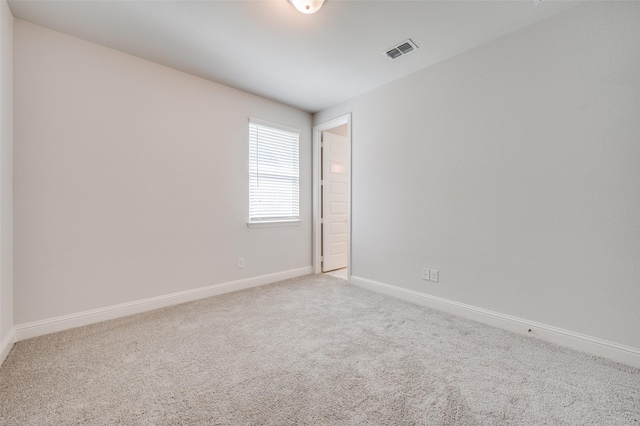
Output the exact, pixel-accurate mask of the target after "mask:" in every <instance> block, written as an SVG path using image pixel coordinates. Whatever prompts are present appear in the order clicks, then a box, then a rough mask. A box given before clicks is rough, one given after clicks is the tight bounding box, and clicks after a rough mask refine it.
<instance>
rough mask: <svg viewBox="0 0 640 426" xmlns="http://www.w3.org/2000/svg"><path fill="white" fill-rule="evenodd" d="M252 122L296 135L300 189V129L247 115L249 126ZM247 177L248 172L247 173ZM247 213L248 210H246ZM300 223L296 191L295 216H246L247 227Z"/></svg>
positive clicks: (294, 224)
mask: <svg viewBox="0 0 640 426" xmlns="http://www.w3.org/2000/svg"><path fill="white" fill-rule="evenodd" d="M251 124H254V125H257V126H265V127H271V128H273V129H276V130H282V131H284V132H289V133H293V134H296V135H298V191H299V190H300V186H299V185H300V182H299V181H300V169H299V167H300V151H299V150H300V134H301V133H302V132H301V131H300V129H296V128H294V127H289V126H285V125H282V124H278V123H273V122H271V121H266V120H261V119H258V118H254V117H249V128H250V125H251ZM248 176H249V179H251V177H250V173H249V174H248ZM250 197H251V196H250V195H249V204H251V198H250ZM247 213H249V211H248V210H247ZM301 223H302V220H301V219H300V195H299V193H298V217H296V218H268V219H259V220H251V217H250V216H248V219H247V227H248V228H271V227H282V226H298V225H300V224H301Z"/></svg>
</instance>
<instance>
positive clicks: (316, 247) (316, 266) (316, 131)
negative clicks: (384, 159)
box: [313, 113, 351, 281]
mask: <svg viewBox="0 0 640 426" xmlns="http://www.w3.org/2000/svg"><path fill="white" fill-rule="evenodd" d="M343 124H346V125H347V281H351V113H348V114H345V115H342V116H340V117H337V118H334V119H333V120H329V121H325V122H324V123H320V124H317V125H315V126H313V271H314V273H316V274H319V273H321V272H322V263H321V262H320V255H321V249H320V247H321V246H320V244H321V242H322V228H321V227H320V218H321V217H322V203H321V195H322V188H321V187H320V169H321V168H322V164H320V162H321V160H322V158H321V156H320V141H321V140H322V132H324V131H326V130H329V129H333V128H334V127H338V126H342V125H343Z"/></svg>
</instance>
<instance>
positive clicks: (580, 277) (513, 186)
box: [314, 2, 640, 348]
mask: <svg viewBox="0 0 640 426" xmlns="http://www.w3.org/2000/svg"><path fill="white" fill-rule="evenodd" d="M638 22H640V3H637V2H588V3H585V4H583V5H580V6H578V7H576V8H574V9H572V10H569V11H567V12H565V13H563V14H561V15H558V16H556V17H554V18H551V19H550V20H547V21H544V22H541V23H538V24H535V25H533V26H530V27H528V28H525V29H524V30H521V31H519V32H516V33H514V34H511V35H508V36H505V37H503V38H501V39H498V40H496V41H493V42H491V43H489V44H486V45H484V46H482V47H480V48H477V49H474V50H471V51H469V52H466V53H464V54H461V55H459V56H457V57H455V58H453V59H450V60H448V61H446V62H443V63H441V64H439V65H436V66H433V67H431V68H429V69H426V70H423V71H421V72H418V73H416V74H414V75H411V76H409V77H406V78H404V79H402V80H400V81H397V82H395V83H392V84H389V85H387V86H384V87H381V88H379V89H377V90H374V91H372V92H370V93H368V94H365V95H363V96H360V97H358V98H356V99H353V100H352V101H349V102H346V103H344V104H341V105H338V106H336V107H334V108H330V109H328V110H325V111H322V112H321V113H318V114H316V115H315V117H314V122H315V123H316V124H317V123H322V122H325V121H328V120H330V119H332V118H334V117H337V116H340V115H343V114H345V113H347V112H352V113H353V127H352V137H353V204H352V206H353V207H352V208H353V231H352V232H353V243H352V268H353V269H352V273H353V275H356V276H360V277H363V278H368V279H371V280H376V281H380V282H384V283H388V284H392V285H397V286H400V287H404V288H407V289H411V290H415V291H420V292H424V293H428V294H431V295H434V296H439V297H443V298H446V299H449V300H454V301H457V302H461V303H465V304H469V305H473V306H477V307H481V308H485V309H489V310H492V311H497V312H501V313H504V314H509V315H513V316H517V317H520V318H524V319H528V320H531V321H536V322H540V323H543V324H547V325H551V326H555V327H560V328H563V329H567V330H571V331H574V332H578V333H583V334H586V335H590V336H594V337H597V338H600V339H605V340H609V341H613V342H617V343H620V344H624V345H628V346H632V347H635V348H640V328H639V324H640V308H639V305H638V301H640V26H639V25H638ZM423 44H424V43H423ZM421 47H422V48H428V44H426V45H424V46H421ZM423 267H426V268H433V269H438V270H439V271H440V282H439V283H429V282H426V281H422V280H421V275H420V270H421V268H423Z"/></svg>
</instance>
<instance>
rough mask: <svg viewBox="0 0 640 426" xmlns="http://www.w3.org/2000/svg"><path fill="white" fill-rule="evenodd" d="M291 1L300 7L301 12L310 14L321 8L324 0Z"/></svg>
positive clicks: (290, 1) (294, 5)
mask: <svg viewBox="0 0 640 426" xmlns="http://www.w3.org/2000/svg"><path fill="white" fill-rule="evenodd" d="M289 3H291V4H292V5H293V7H295V8H296V9H298V11H299V12H302V13H305V14H307V15H309V14H311V13H316V12H317V11H318V10H320V8H321V7H322V3H324V0H289Z"/></svg>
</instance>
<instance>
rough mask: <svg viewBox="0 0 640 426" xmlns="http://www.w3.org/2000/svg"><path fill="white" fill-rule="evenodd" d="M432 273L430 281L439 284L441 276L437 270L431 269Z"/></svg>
mask: <svg viewBox="0 0 640 426" xmlns="http://www.w3.org/2000/svg"><path fill="white" fill-rule="evenodd" d="M430 271H431V272H430V273H429V279H430V280H431V281H433V282H434V283H437V282H438V278H439V276H440V273H439V272H438V271H437V270H435V269H430Z"/></svg>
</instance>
